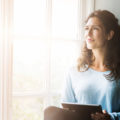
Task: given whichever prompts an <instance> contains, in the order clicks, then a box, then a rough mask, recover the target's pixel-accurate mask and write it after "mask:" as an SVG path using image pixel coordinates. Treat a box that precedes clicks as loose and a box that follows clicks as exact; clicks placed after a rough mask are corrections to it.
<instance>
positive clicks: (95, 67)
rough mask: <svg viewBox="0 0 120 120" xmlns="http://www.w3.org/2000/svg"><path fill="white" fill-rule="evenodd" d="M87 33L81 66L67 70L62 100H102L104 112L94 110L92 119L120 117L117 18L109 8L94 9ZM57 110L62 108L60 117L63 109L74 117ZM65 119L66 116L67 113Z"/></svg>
mask: <svg viewBox="0 0 120 120" xmlns="http://www.w3.org/2000/svg"><path fill="white" fill-rule="evenodd" d="M84 36H85V40H84V47H83V48H82V52H81V57H80V58H79V59H78V66H77V67H74V68H72V69H71V70H70V71H69V73H68V76H67V79H66V87H65V91H64V95H63V97H62V101H63V102H71V103H80V104H100V105H101V106H102V109H103V113H95V114H92V115H91V117H92V119H93V120H120V26H119V24H118V19H117V18H116V17H115V16H114V14H112V13H111V12H109V11H107V10H97V11H94V12H93V13H91V14H90V15H89V16H88V18H87V20H86V23H85V34H84ZM52 109H54V108H52ZM49 110H50V109H49ZM54 110H55V109H54ZM54 110H53V111H54ZM56 110H58V111H59V112H57V116H59V115H60V114H58V113H61V115H60V116H59V117H61V116H62V113H64V116H71V117H70V118H71V120H73V119H74V117H75V116H74V117H73V115H72V114H71V113H70V114H69V113H68V112H67V114H69V115H65V111H62V110H60V109H56ZM59 117H57V118H59ZM64 118H65V117H64ZM51 120H57V119H51ZM61 120H63V119H61ZM64 120H67V117H66V119H64Z"/></svg>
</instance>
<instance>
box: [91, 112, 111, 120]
mask: <svg viewBox="0 0 120 120" xmlns="http://www.w3.org/2000/svg"><path fill="white" fill-rule="evenodd" d="M91 118H92V119H93V120H111V118H110V115H109V114H108V113H107V112H106V110H103V113H98V112H96V113H95V114H91Z"/></svg>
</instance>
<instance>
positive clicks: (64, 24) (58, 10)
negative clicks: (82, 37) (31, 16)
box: [52, 0, 78, 39]
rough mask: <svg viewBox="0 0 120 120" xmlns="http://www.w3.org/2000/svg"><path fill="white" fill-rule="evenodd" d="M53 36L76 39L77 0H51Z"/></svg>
mask: <svg viewBox="0 0 120 120" xmlns="http://www.w3.org/2000/svg"><path fill="white" fill-rule="evenodd" d="M52 3H53V5H52V6H53V8H52V11H53V13H52V25H53V26H52V30H53V31H52V32H53V37H60V38H61V37H62V38H67V39H76V35H77V26H78V24H77V22H78V21H77V20H78V15H77V14H78V0H53V1H52Z"/></svg>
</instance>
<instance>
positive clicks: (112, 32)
mask: <svg viewBox="0 0 120 120" xmlns="http://www.w3.org/2000/svg"><path fill="white" fill-rule="evenodd" d="M113 36H114V31H113V30H111V31H110V32H109V34H108V40H111V39H112V38H113Z"/></svg>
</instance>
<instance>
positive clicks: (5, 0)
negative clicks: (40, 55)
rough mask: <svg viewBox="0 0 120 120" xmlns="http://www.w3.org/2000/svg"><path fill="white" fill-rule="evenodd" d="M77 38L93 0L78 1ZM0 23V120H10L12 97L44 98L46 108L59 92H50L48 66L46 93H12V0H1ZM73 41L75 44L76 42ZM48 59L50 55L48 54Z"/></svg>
mask: <svg viewBox="0 0 120 120" xmlns="http://www.w3.org/2000/svg"><path fill="white" fill-rule="evenodd" d="M46 1H47V12H48V14H47V17H48V21H47V24H48V42H50V41H49V39H51V34H49V33H50V32H51V23H52V18H51V16H52V0H46ZM78 1H79V2H78V3H79V4H78V11H79V12H78V21H79V22H78V37H77V41H80V40H82V39H81V36H82V35H83V29H80V26H83V24H82V22H83V20H84V19H85V18H86V16H87V15H88V13H90V12H92V11H93V10H95V6H94V4H95V0H78ZM0 2H1V14H0V15H1V21H0V25H1V26H2V27H1V28H0V32H1V34H0V120H12V110H11V109H12V97H24V96H34V97H35V96H36V97H37V96H45V95H48V94H49V95H48V97H47V99H46V100H45V105H46V106H48V105H49V104H50V101H49V100H48V99H50V98H51V96H53V95H58V94H60V92H52V91H50V86H51V80H50V78H51V77H50V65H49V71H48V73H49V75H48V76H49V79H48V80H46V81H45V88H46V91H42V92H38V93H32V92H26V93H18V92H13V91H12V75H13V37H15V36H13V5H14V0H1V1H0ZM77 41H75V42H77ZM49 58H50V54H49Z"/></svg>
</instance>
